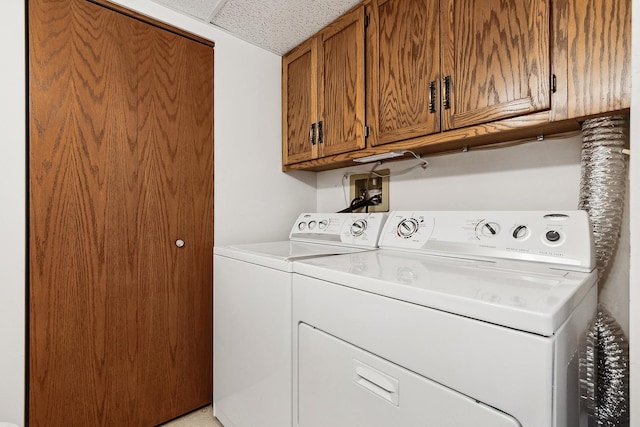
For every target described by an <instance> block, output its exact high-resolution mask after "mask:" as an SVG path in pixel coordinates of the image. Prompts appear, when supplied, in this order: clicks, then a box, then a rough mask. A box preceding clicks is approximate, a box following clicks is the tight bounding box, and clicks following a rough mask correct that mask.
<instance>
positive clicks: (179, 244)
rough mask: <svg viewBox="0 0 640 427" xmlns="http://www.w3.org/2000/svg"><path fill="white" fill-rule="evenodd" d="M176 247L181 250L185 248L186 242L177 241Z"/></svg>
mask: <svg viewBox="0 0 640 427" xmlns="http://www.w3.org/2000/svg"><path fill="white" fill-rule="evenodd" d="M176 246H177V247H179V248H181V247H183V246H184V240H181V239H178V240H176Z"/></svg>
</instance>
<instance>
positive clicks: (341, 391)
mask: <svg viewBox="0 0 640 427" xmlns="http://www.w3.org/2000/svg"><path fill="white" fill-rule="evenodd" d="M298 334H299V341H298V350H299V377H298V393H299V399H298V405H299V406H298V410H299V415H298V417H299V419H298V425H299V427H326V426H331V427H354V426H367V427H389V426H403V427H413V426H425V425H433V426H439V427H447V426H451V427H453V426H455V427H520V423H519V422H518V421H516V420H515V419H514V418H513V417H511V416H509V415H508V414H505V413H503V412H500V411H499V410H497V409H495V408H492V407H489V406H486V405H483V404H482V403H479V402H477V401H476V400H474V399H472V398H469V397H468V396H465V395H462V394H460V393H458V392H456V391H455V390H452V389H450V388H447V387H445V386H443V385H440V384H437V383H435V382H433V381H430V380H428V379H427V378H424V377H421V376H419V375H416V374H415V373H413V372H411V371H408V370H406V369H404V368H402V367H400V366H398V365H395V364H393V363H390V362H388V361H386V360H384V359H381V358H379V357H377V356H375V355H373V354H371V353H368V352H366V351H364V350H362V349H360V348H357V347H354V346H352V345H351V344H349V343H346V342H344V341H342V340H340V339H337V338H335V337H333V336H331V335H328V334H326V333H324V332H322V331H320V330H318V329H315V328H312V327H310V326H308V325H305V324H300V326H299V329H298Z"/></svg>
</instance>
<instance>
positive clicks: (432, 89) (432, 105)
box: [429, 80, 436, 113]
mask: <svg viewBox="0 0 640 427" xmlns="http://www.w3.org/2000/svg"><path fill="white" fill-rule="evenodd" d="M429 112H430V113H435V112H436V82H435V80H434V81H432V82H430V83H429Z"/></svg>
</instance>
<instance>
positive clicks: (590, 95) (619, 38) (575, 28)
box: [561, 0, 631, 117]
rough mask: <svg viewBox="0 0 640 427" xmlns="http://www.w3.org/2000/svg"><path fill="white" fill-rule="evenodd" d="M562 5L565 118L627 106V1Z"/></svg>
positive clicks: (573, 1) (579, 0)
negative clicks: (566, 86)
mask: <svg viewBox="0 0 640 427" xmlns="http://www.w3.org/2000/svg"><path fill="white" fill-rule="evenodd" d="M561 3H562V2H561ZM568 7H569V26H568V55H569V59H568V70H569V90H568V92H569V93H568V101H569V106H568V111H569V112H568V114H569V116H570V117H586V116H592V115H598V114H602V113H606V112H609V111H616V110H621V109H624V108H629V107H630V105H631V1H630V0H593V1H582V0H569V1H568Z"/></svg>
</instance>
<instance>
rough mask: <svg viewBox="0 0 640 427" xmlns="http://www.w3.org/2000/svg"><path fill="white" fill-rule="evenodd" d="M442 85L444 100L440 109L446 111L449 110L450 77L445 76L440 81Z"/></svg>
mask: <svg viewBox="0 0 640 427" xmlns="http://www.w3.org/2000/svg"><path fill="white" fill-rule="evenodd" d="M442 83H443V84H444V100H443V101H442V108H444V109H445V110H448V109H449V108H451V76H446V77H445V78H443V79H442Z"/></svg>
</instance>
